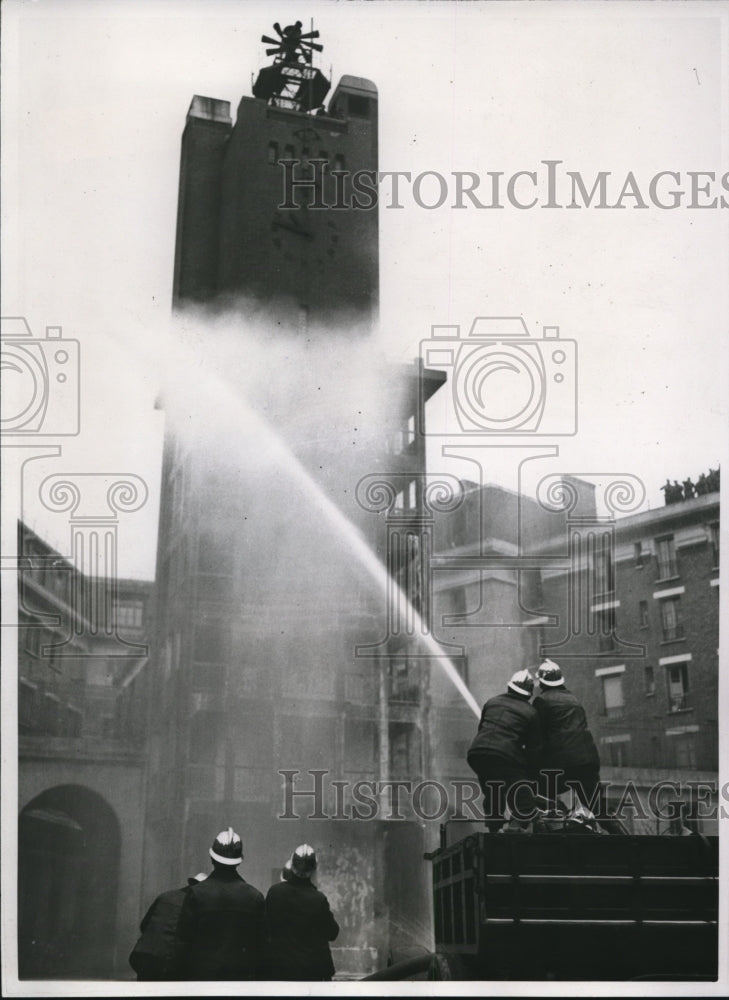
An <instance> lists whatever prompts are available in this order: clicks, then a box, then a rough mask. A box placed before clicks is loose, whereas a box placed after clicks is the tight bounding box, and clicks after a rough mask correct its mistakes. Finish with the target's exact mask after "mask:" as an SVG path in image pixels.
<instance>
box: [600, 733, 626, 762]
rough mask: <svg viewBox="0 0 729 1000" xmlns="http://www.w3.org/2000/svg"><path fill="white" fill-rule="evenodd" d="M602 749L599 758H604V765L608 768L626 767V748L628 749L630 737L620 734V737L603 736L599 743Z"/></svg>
mask: <svg viewBox="0 0 729 1000" xmlns="http://www.w3.org/2000/svg"><path fill="white" fill-rule="evenodd" d="M600 742H601V744H602V747H603V752H602V753H601V755H600V756H601V757H602V758H603V760H605V759H606V758H607V759H606V763H608V764H609V765H610V767H626V766H627V764H628V748H629V747H630V736H628V735H627V733H626V734H621V735H620V736H604V737H603V738H602V740H601V741H600Z"/></svg>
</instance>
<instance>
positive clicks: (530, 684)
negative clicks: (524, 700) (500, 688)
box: [506, 670, 534, 697]
mask: <svg viewBox="0 0 729 1000" xmlns="http://www.w3.org/2000/svg"><path fill="white" fill-rule="evenodd" d="M506 686H507V688H510V689H511V690H512V691H515V692H516V693H517V694H523V695H526V696H527V697H529V696H530V695H531V694H532V692H533V691H534V679H533V677H532V675H531V674H530V673H529V671H528V670H517V672H516V673H515V674H514V675H513V676H512V678H511V680H510V681H509V683H508V684H507V685H506Z"/></svg>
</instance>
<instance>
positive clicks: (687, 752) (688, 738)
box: [668, 733, 696, 768]
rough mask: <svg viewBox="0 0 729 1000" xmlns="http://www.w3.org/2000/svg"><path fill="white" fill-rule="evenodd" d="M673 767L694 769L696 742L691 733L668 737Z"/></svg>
mask: <svg viewBox="0 0 729 1000" xmlns="http://www.w3.org/2000/svg"><path fill="white" fill-rule="evenodd" d="M668 746H669V747H670V748H671V750H672V751H673V752H672V753H671V754H670V758H671V761H672V766H673V767H686V768H695V767H696V740H695V738H694V734H693V733H680V734H676V735H675V736H669V737H668Z"/></svg>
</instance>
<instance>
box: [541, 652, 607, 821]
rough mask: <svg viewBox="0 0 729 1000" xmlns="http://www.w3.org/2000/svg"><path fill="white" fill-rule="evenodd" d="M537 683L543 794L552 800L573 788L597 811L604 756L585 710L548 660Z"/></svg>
mask: <svg viewBox="0 0 729 1000" xmlns="http://www.w3.org/2000/svg"><path fill="white" fill-rule="evenodd" d="M537 682H538V685H539V690H538V692H537V695H536V697H535V698H534V708H535V709H536V710H537V713H538V715H539V721H540V725H541V730H542V741H543V755H542V765H541V770H542V775H541V790H542V792H543V794H544V795H546V796H547V797H549V798H551V797H553V795H554V793H555V792H556V794H558V795H559V794H561V793H562V792H564V791H566V790H567V789H568V788H570V787H572V788H574V790H575V792H576V793H577V796H578V797H579V799H580V801H581V802H582V804H583V805H584V806H586V807H587V808H588V809H591V810H592V811H596V810H597V808H598V806H599V803H598V797H599V782H600V755H599V753H598V751H597V747H596V746H595V741H594V740H593V738H592V734H591V733H590V730H589V728H588V725H587V716H586V715H585V710H584V708H583V707H582V705H581V704H580V703H579V701H578V700H577V698H576V697H575V696H574V695H573V694H572V692H571V691H570V690H569V689H568V688H567V686H566V684H565V682H564V677H563V676H562V670H561V669H560V667H559V666H558V664H556V663H554V662H553V661H552V660H545V661H544V662H543V663H542V664H541V665H540V667H539V668H538V669H537ZM547 770H549V771H552V772H554V771H557V772H559V773H558V774H557V775H551V776H550V775H546V774H545V773H544V772H546V771H547ZM550 781H551V786H550ZM550 793H551V794H550Z"/></svg>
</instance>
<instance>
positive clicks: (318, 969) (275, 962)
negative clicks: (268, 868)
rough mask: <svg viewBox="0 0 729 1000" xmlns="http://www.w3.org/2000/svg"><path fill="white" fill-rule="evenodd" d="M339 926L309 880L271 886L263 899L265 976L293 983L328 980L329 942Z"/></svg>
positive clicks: (331, 969) (330, 967) (330, 965)
mask: <svg viewBox="0 0 729 1000" xmlns="http://www.w3.org/2000/svg"><path fill="white" fill-rule="evenodd" d="M338 934H339V924H338V923H337V921H336V920H335V919H334V916H333V914H332V911H331V909H330V908H329V901H328V900H327V897H326V896H325V895H324V893H323V892H320V891H319V890H318V889H317V888H316V887H315V886H314V885H312V883H311V881H310V880H309V879H297V878H291V879H289V880H288V881H285V882H279V883H277V884H276V885H272V886H271V888H270V889H269V890H268V894H267V896H266V936H267V945H268V948H267V951H268V976H269V978H271V979H284V980H293V981H297V980H298V981H303V980H329V979H331V978H332V976H333V975H334V963H333V962H332V955H331V952H330V950H329V942H330V941H334V940H336V937H337V935H338Z"/></svg>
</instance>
